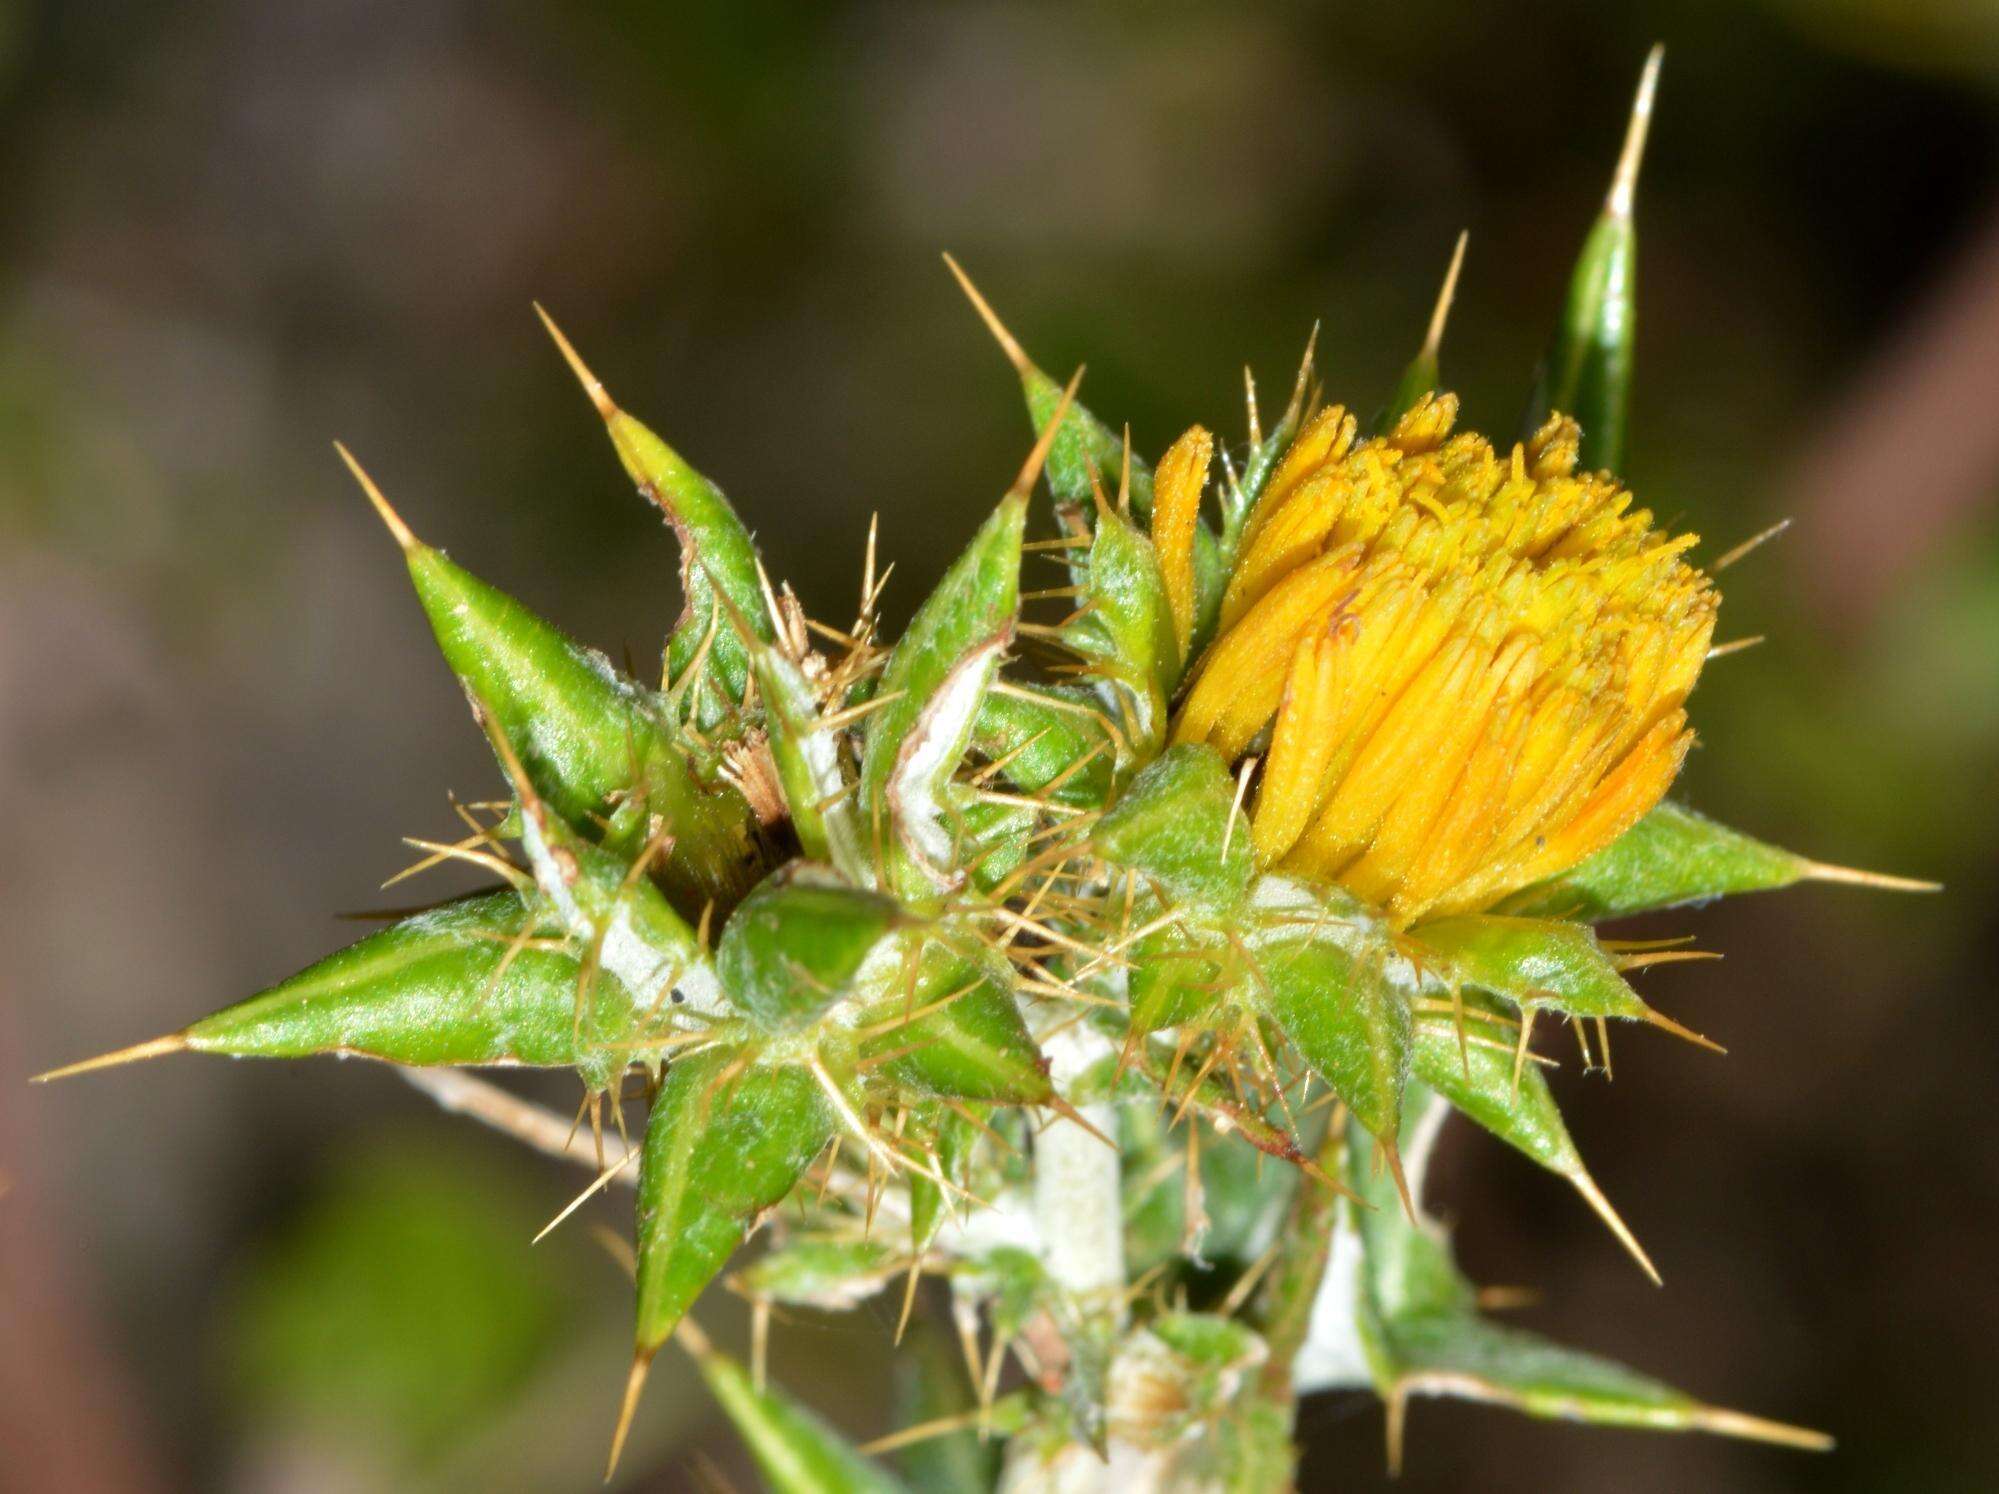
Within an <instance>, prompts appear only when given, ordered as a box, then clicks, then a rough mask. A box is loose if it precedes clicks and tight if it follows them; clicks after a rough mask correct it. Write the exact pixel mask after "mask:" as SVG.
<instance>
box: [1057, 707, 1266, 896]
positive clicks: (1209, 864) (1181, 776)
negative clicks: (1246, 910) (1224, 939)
mask: <svg viewBox="0 0 1999 1494" xmlns="http://www.w3.org/2000/svg"><path fill="white" fill-rule="evenodd" d="M1236 788H1237V785H1236V781H1235V780H1234V779H1233V778H1231V777H1230V776H1229V770H1228V765H1227V763H1225V762H1224V761H1223V759H1222V755H1221V754H1220V753H1219V752H1217V751H1215V749H1214V748H1212V747H1208V746H1205V745H1203V744H1200V743H1182V744H1181V745H1180V746H1177V747H1171V748H1168V749H1167V751H1166V752H1165V753H1164V754H1162V755H1161V756H1160V757H1159V758H1158V759H1156V760H1155V761H1154V762H1152V763H1151V764H1150V765H1148V766H1147V767H1146V768H1145V769H1144V770H1143V771H1142V772H1140V773H1139V774H1138V776H1137V777H1135V778H1133V779H1132V781H1131V783H1130V784H1129V785H1128V786H1127V787H1126V789H1125V791H1124V792H1123V793H1122V794H1121V795H1119V797H1118V800H1117V802H1116V803H1115V804H1113V805H1112V806H1111V807H1110V808H1109V809H1108V810H1107V811H1105V813H1104V817H1103V818H1102V819H1101V820H1099V821H1097V825H1096V829H1095V830H1094V831H1093V832H1092V833H1091V837H1090V839H1091V844H1092V846H1093V847H1094V849H1095V851H1096V853H1097V854H1098V855H1099V856H1101V857H1102V858H1103V859H1104V860H1106V861H1108V862H1110V863H1111V864H1112V865H1113V866H1120V867H1128V868H1130V869H1131V870H1134V871H1136V872H1139V873H1140V874H1141V875H1143V876H1144V877H1146V878H1148V879H1150V880H1151V881H1153V882H1156V883H1158V884H1159V885H1160V886H1161V887H1163V888H1165V889H1167V890H1168V891H1169V892H1172V893H1174V894H1176V895H1177V896H1178V897H1180V898H1184V899H1188V900H1191V901H1194V902H1198V903H1203V904H1206V905H1209V906H1212V907H1220V908H1227V907H1232V906H1235V905H1237V904H1239V903H1240V902H1241V901H1242V898H1243V895H1244V894H1245V893H1246V892H1247V891H1248V889H1249V879H1250V875H1251V873H1252V872H1253V871H1254V870H1255V857H1254V854H1253V852H1252V850H1251V847H1250V837H1249V821H1248V818H1247V816H1245V815H1244V814H1243V813H1242V809H1241V804H1240V801H1239V799H1238V796H1237V793H1236Z"/></svg>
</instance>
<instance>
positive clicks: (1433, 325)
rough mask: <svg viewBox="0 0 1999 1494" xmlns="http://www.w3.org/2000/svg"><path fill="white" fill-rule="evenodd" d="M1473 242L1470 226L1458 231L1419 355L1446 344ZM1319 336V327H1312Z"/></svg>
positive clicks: (1431, 354) (1432, 354)
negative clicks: (1446, 329)
mask: <svg viewBox="0 0 1999 1494" xmlns="http://www.w3.org/2000/svg"><path fill="white" fill-rule="evenodd" d="M1470 242H1471V230H1470V229H1469V228H1465V229H1460V230H1459V231H1458V242H1457V247H1456V248H1454V249H1453V250H1451V264H1450V268H1449V269H1447V270H1445V271H1444V283H1443V285H1442V286H1441V287H1439V289H1438V291H1437V304H1436V305H1435V306H1434V307H1432V308H1431V310H1430V326H1429V329H1428V330H1427V331H1426V332H1425V333H1424V334H1423V351H1422V353H1421V354H1420V355H1419V356H1421V357H1424V358H1431V359H1434V358H1435V357H1436V356H1437V354H1438V352H1439V351H1440V350H1441V349H1442V348H1443V345H1444V323H1445V322H1447V321H1448V320H1449V319H1450V315H1451V303H1452V302H1453V301H1455V300H1456V299H1457V296H1458V274H1459V272H1460V271H1461V270H1463V269H1464V267H1465V246H1466V245H1467V244H1469V243H1470ZM1312 335H1313V336H1314V337H1317V336H1318V328H1317V327H1314V328H1313V329H1312Z"/></svg>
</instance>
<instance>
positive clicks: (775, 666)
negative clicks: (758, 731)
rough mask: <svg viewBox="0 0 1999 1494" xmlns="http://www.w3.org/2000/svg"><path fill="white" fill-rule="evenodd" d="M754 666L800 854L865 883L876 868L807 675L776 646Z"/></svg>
mask: <svg viewBox="0 0 1999 1494" xmlns="http://www.w3.org/2000/svg"><path fill="white" fill-rule="evenodd" d="M751 662H752V665H753V667H754V668H755V670H756V679H757V688H758V690H759V691H761V692H762V694H763V700H764V726H765V729H766V730H767V731H768V732H769V734H770V751H771V757H772V759H773V760H774V761H775V762H776V763H777V772H778V778H779V781H780V782H782V784H783V785H784V798H785V805H786V807H787V808H788V809H789V810H790V813H791V823H792V826H793V828H794V829H795V830H796V831H797V832H798V845H799V849H800V850H802V851H804V853H805V854H806V856H807V857H808V858H809V859H811V860H814V861H824V862H827V863H828V864H830V865H831V866H832V867H833V868H834V869H835V870H837V871H839V872H840V873H842V874H843V875H844V876H846V877H847V878H848V879H849V880H851V881H856V882H858V881H861V880H863V879H864V878H866V877H867V876H868V875H869V874H870V872H871V870H872V868H871V866H870V863H869V861H868V855H867V851H866V849H865V842H864V840H863V838H862V835H861V828H860V824H859V822H858V821H857V820H856V818H855V815H854V805H853V798H852V794H851V793H850V791H849V785H848V783H847V779H846V774H845V773H844V772H843V771H842V768H841V763H840V738H839V733H838V732H837V731H832V730H827V729H825V728H824V727H822V726H821V724H820V715H819V706H818V702H817V700H816V698H815V697H814V695H813V692H812V686H811V685H810V683H809V682H808V681H807V680H806V678H805V674H804V671H803V670H801V669H800V668H799V667H798V665H797V664H796V663H794V662H793V660H792V659H791V657H790V656H789V655H788V654H786V653H785V652H784V651H783V650H782V649H780V648H779V647H778V646H777V645H776V644H770V643H759V644H757V645H756V646H755V648H754V649H753V650H752V652H751Z"/></svg>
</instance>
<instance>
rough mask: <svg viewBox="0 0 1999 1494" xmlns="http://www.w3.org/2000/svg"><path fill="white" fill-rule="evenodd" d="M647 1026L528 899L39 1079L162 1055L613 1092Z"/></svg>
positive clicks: (491, 904)
mask: <svg viewBox="0 0 1999 1494" xmlns="http://www.w3.org/2000/svg"><path fill="white" fill-rule="evenodd" d="M551 944H553V945H554V947H550V945H551ZM638 1017H639V1013H638V1012H637V1011H636V1010H635V1009H634V1006H633V1001H632V997H631V994H630V993H629V991H628V990H627V989H626V987H625V986H624V984H623V983H622V982H620V981H618V980H617V979H615V978H614V977H612V976H611V975H609V974H607V973H605V972H603V971H597V972H595V974H594V977H592V978H588V979H586V977H585V972H584V965H583V962H582V960H581V959H580V957H579V955H578V953H577V952H576V947H575V946H574V945H573V944H572V943H571V942H570V941H568V940H567V939H566V938H565V937H564V931H563V929H562V927H561V924H560V922H559V921H557V920H555V919H553V918H550V917H548V916H546V910H543V909H539V908H537V907H536V906H535V905H534V904H532V903H530V902H528V901H526V900H523V898H522V897H521V895H520V894H519V893H517V892H512V891H506V892H492V893H486V894H483V895H481V896H477V897H468V898H465V899H462V900H460V901H458V902H454V903H448V904H446V905H445V906H444V907H441V908H435V909H432V910H431V911H430V912H427V913H419V914H417V915H416V916H415V917H413V918H406V919H404V920H403V921H402V922H400V923H398V924H396V925H394V926H393V927H390V928H386V929H383V930H381V931H380V932H378V933H374V934H370V935H369V936H368V937H367V938H365V939H362V940H360V941H359V942H358V943H355V944H350V945H349V946H348V947H347V948H345V949H343V950H341V951H340V952H339V953H337V954H333V955H329V956H328V957H327V958H325V959H323V960H321V961H320V962H319V963H318V964H316V965H313V966H310V967H309V968H307V969H305V970H303V971H301V972H300V973H299V974H297V975H294V976H293V977H292V978H291V979H289V980H286V981H281V982H279V983H278V984H277V985H275V986H272V987H271V988H270V989H269V990H268V991H264V992H261V993H260V994H258V995H256V996H252V997H251V998H250V999H249V1000H247V1001H241V1002H238V1003H237V1004H236V1005H234V1006H229V1007H224V1008H223V1009H222V1010H221V1011H219V1012H216V1013H215V1014H214V1015H212V1016H208V1017H204V1018H202V1019H201V1020H200V1021H199V1022H196V1023H195V1024H194V1025H193V1026H191V1027H188V1028H186V1029H185V1030H184V1031H182V1032H179V1033H176V1034H173V1035H172V1036H169V1037H164V1038H156V1039H154V1040H153V1041H152V1042H150V1043H141V1044H140V1045H138V1047H136V1048H129V1049H125V1050H123V1051H121V1052H118V1053H112V1054H107V1055H105V1056H104V1057H102V1058H97V1059H90V1060H86V1061H85V1062H83V1063H80V1064H73V1065H71V1066H70V1067H69V1068H66V1069H58V1070H56V1071H55V1073H53V1074H46V1075H43V1076H42V1077H43V1078H45V1079H53V1078H59V1077H61V1076H63V1075H66V1074H71V1073H81V1072H84V1071H86V1070H89V1069H93V1068H99V1067H106V1066H109V1065H111V1064H115V1063H122V1062H128V1061H132V1060H136V1059H140V1058H150V1057H153V1056H154V1055H156V1054H162V1053H177V1052H196V1053H222V1054H227V1055H229V1056H231V1057H235V1058H306V1057H310V1056H312V1055H314V1054H321V1053H337V1054H342V1055H355V1056H360V1057H366V1058H379V1059H385V1060H387V1061H388V1062H390V1063H402V1064H412V1065H417V1066H429V1065H439V1064H521V1065H529V1066H534V1067H544V1068H575V1069H576V1070H578V1071H579V1073H581V1074H582V1076H583V1078H584V1082H585V1083H587V1084H588V1085H590V1086H591V1087H592V1088H593V1089H603V1088H605V1087H606V1086H607V1085H608V1084H609V1083H610V1081H611V1077H612V1076H613V1075H614V1074H616V1073H618V1072H620V1071H622V1070H623V1069H624V1068H625V1066H626V1065H627V1064H628V1063H630V1062H633V1061H634V1060H635V1058H636V1057H638V1056H640V1055H639V1054H638V1053H637V1051H636V1049H635V1034H636V1032H637V1030H638V1027H639V1021H638Z"/></svg>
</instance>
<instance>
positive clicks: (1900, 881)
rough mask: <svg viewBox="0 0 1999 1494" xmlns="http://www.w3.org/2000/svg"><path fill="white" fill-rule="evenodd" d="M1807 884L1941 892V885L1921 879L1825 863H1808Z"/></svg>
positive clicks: (1806, 868) (1889, 890)
mask: <svg viewBox="0 0 1999 1494" xmlns="http://www.w3.org/2000/svg"><path fill="white" fill-rule="evenodd" d="M1804 876H1805V880H1806V881H1807V882H1838V883H1841V884H1842V885H1844V886H1847V887H1875V888H1879V889H1880V890H1881V891H1883V892H1942V891H1943V883H1941V882H1932V881H1929V880H1927V879H1926V878H1923V877H1891V876H1890V875H1888V873H1886V872H1871V871H1862V870H1861V869H1860V868H1859V867H1857V866H1834V865H1832V864H1831V863H1829V862H1825V861H1813V862H1808V863H1807V864H1806V866H1805V872H1804Z"/></svg>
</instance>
